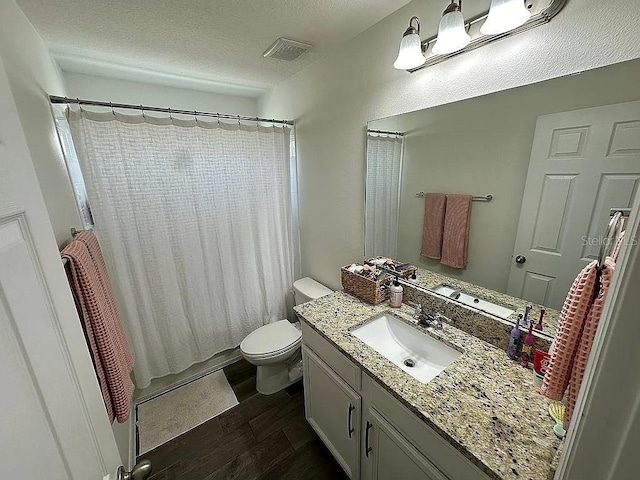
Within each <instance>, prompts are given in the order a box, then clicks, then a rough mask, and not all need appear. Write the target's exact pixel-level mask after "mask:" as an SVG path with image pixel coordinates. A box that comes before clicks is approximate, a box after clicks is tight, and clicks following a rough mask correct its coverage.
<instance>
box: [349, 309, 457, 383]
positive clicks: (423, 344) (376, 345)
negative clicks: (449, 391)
mask: <svg viewBox="0 0 640 480" xmlns="http://www.w3.org/2000/svg"><path fill="white" fill-rule="evenodd" d="M351 335H353V336H354V337H357V338H359V339H360V340H362V341H363V342H364V343H366V344H367V345H369V346H370V347H371V348H373V349H374V350H375V351H376V352H378V353H379V354H380V355H382V356H383V357H385V358H387V359H388V360H390V361H391V362H393V363H394V364H395V365H397V366H398V367H400V368H401V369H402V370H404V371H405V372H407V373H408V374H409V375H411V376H412V377H414V378H415V379H417V380H419V381H420V382H422V383H427V382H429V381H430V380H432V379H433V378H434V377H435V376H436V375H438V374H439V373H440V372H442V371H443V370H444V369H445V368H447V367H448V366H449V365H451V364H452V363H453V362H454V361H455V359H456V358H458V357H459V356H460V355H461V354H460V352H458V351H457V350H454V349H453V348H451V347H449V346H447V345H445V344H444V343H442V342H439V341H438V340H436V339H435V338H433V337H431V336H430V335H427V334H425V333H422V332H421V331H419V330H417V329H415V328H413V327H411V326H409V325H407V324H406V323H404V322H403V321H402V320H400V319H398V318H396V317H394V316H393V315H389V314H384V315H382V316H380V317H377V318H374V319H373V320H371V321H370V322H367V323H365V324H364V325H362V326H361V327H358V328H356V329H354V330H353V331H352V332H351ZM411 363H413V366H408V365H411Z"/></svg>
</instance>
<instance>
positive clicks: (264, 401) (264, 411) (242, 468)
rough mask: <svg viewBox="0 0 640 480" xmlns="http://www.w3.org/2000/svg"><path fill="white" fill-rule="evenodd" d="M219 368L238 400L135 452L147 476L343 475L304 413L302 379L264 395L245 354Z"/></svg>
mask: <svg viewBox="0 0 640 480" xmlns="http://www.w3.org/2000/svg"><path fill="white" fill-rule="evenodd" d="M224 372H225V374H226V375H227V379H228V380H229V384H230V385H231V387H232V388H233V390H234V392H235V394H236V397H237V398H238V402H240V404H239V405H237V406H235V407H234V408H232V409H231V410H228V411H226V412H224V413H223V414H221V415H219V416H217V417H215V418H213V419H211V420H209V421H208V422H207V423H204V424H203V425H200V426H199V427H197V428H194V429H193V430H191V431H189V432H187V433H185V434H183V435H180V436H179V437H177V438H175V439H173V440H171V441H170V442H168V443H165V444H164V445H161V446H159V447H158V448H156V449H154V450H152V451H151V452H149V453H147V454H145V455H142V456H141V457H139V458H138V460H141V459H143V458H146V459H149V460H151V462H152V466H153V475H152V476H151V480H169V479H185V480H214V479H216V480H217V479H223V480H230V479H239V480H245V479H246V480H254V479H261V480H263V479H264V480H275V479H292V480H293V479H304V480H315V479H318V480H320V479H346V478H347V477H346V475H345V473H344V472H343V471H342V469H341V468H340V466H339V465H338V464H337V462H336V461H335V459H334V458H333V457H332V456H331V454H330V453H329V452H328V451H327V449H326V448H325V446H324V445H323V443H322V441H321V440H320V439H319V438H318V437H317V436H316V434H315V432H314V431H313V429H312V428H311V427H310V426H309V424H308V423H307V421H306V419H305V418H304V392H303V391H302V382H299V383H297V384H294V385H292V386H291V387H289V388H288V389H286V390H285V391H281V392H278V393H276V394H274V395H268V396H265V395H261V394H259V393H258V392H257V391H256V367H254V366H253V365H251V364H249V363H248V362H246V361H245V360H241V361H239V362H236V363H234V364H233V365H230V366H228V367H226V368H225V369H224Z"/></svg>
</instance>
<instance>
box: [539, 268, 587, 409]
mask: <svg viewBox="0 0 640 480" xmlns="http://www.w3.org/2000/svg"><path fill="white" fill-rule="evenodd" d="M596 264H597V262H595V261H593V262H591V263H590V264H589V265H587V266H586V267H584V268H583V269H582V271H581V272H580V273H579V274H578V276H577V277H576V279H575V280H574V281H573V285H571V289H570V290H569V293H568V294H567V298H566V300H565V301H564V305H563V306H562V312H561V314H560V322H559V324H558V329H557V333H556V338H555V339H554V341H553V343H552V344H551V348H550V349H549V355H550V357H549V366H548V367H547V371H546V372H545V374H544V381H543V383H542V387H540V393H542V394H543V395H546V396H547V397H549V398H551V399H553V400H562V397H563V396H564V392H565V390H566V389H567V385H568V384H569V380H570V378H571V371H572V370H573V363H574V360H575V358H576V354H577V352H578V347H579V345H580V338H581V337H582V330H583V328H584V324H585V322H586V321H587V316H588V315H589V309H590V308H591V302H592V300H593V291H594V288H595V284H596V274H597V267H596Z"/></svg>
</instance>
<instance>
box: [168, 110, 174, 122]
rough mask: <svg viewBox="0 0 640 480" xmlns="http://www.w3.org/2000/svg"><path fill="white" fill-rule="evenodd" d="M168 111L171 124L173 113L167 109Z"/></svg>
mask: <svg viewBox="0 0 640 480" xmlns="http://www.w3.org/2000/svg"><path fill="white" fill-rule="evenodd" d="M168 110H169V118H170V119H171V122H173V113H172V112H171V107H169V108H168Z"/></svg>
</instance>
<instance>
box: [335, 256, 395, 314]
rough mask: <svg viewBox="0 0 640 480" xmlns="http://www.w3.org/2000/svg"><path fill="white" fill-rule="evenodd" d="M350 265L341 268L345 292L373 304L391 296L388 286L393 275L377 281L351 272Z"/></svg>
mask: <svg viewBox="0 0 640 480" xmlns="http://www.w3.org/2000/svg"><path fill="white" fill-rule="evenodd" d="M348 267H349V265H347V266H346V267H342V268H341V269H340V276H341V277H342V288H344V291H345V292H347V293H348V294H350V295H353V296H354V297H357V298H359V299H360V300H364V301H365V302H367V303H370V304H372V305H377V304H379V303H382V302H384V301H385V300H387V299H388V298H389V288H388V287H389V284H390V283H391V280H392V278H391V277H385V278H383V279H381V280H378V281H377V282H376V281H374V280H369V279H368V278H365V277H363V276H362V275H358V274H357V273H352V272H350V271H349V270H347V268H348Z"/></svg>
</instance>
